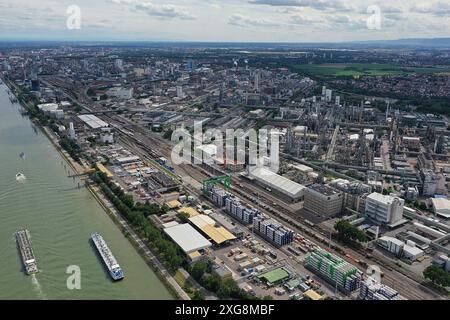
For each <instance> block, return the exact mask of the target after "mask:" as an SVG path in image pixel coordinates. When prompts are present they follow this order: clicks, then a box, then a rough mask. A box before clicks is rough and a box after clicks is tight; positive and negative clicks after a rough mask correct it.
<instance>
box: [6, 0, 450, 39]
mask: <svg viewBox="0 0 450 320" xmlns="http://www.w3.org/2000/svg"><path fill="white" fill-rule="evenodd" d="M74 5H75V6H77V7H75V8H79V12H80V20H79V22H80V24H79V27H80V28H79V29H78V28H77V26H76V24H75V27H74V28H70V24H72V27H73V22H74V21H75V20H73V17H74V14H76V9H75V11H73V10H74V7H73V6H74ZM0 7H1V9H2V10H1V13H0V28H1V29H2V30H3V33H2V36H0V39H1V40H72V41H78V40H80V41H83V40H84V41H99V40H105V41H113V40H129V41H225V42H227V41H229V42H345V41H366V40H394V39H402V38H437V37H448V36H449V35H450V30H449V29H450V18H449V13H450V4H448V3H445V2H443V1H435V0H433V1H409V3H407V4H405V3H402V2H401V1H398V0H396V1H391V2H390V3H389V4H383V3H382V2H381V1H365V0H358V1H347V0H342V1H337V0H336V1H331V0H320V1H309V0H281V1H275V0H272V1H271V0H241V1H235V0H231V1H226V3H223V2H221V1H215V0H214V1H198V0H172V1H170V2H169V3H167V2H166V1H159V0H152V1H147V0H96V1H85V0H82V1H77V2H73V1H54V0H45V1H40V2H39V3H30V2H29V1H23V0H19V1H10V0H5V1H3V3H2V4H0ZM378 8H379V10H378ZM378 12H380V15H378ZM369 19H372V20H369ZM368 20H369V21H368ZM419 21H420V23H418V22H419Z"/></svg>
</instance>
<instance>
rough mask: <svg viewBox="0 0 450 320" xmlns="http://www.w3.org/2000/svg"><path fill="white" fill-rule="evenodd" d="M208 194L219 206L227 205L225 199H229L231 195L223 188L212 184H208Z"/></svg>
mask: <svg viewBox="0 0 450 320" xmlns="http://www.w3.org/2000/svg"><path fill="white" fill-rule="evenodd" d="M208 194H209V199H210V200H211V201H212V202H213V203H214V204H215V205H216V206H217V207H219V208H222V207H224V206H225V199H227V198H228V197H229V196H230V195H229V194H228V193H227V192H226V191H225V190H223V189H222V188H218V187H213V186H212V185H208Z"/></svg>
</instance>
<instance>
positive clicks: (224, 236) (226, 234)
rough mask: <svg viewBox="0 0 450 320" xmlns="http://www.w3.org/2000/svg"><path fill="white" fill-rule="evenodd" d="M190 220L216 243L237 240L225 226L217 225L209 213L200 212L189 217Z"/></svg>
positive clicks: (220, 243)
mask: <svg viewBox="0 0 450 320" xmlns="http://www.w3.org/2000/svg"><path fill="white" fill-rule="evenodd" d="M189 221H190V223H191V224H192V225H194V226H195V227H196V228H197V229H198V230H199V231H200V232H201V233H203V234H204V235H205V236H206V237H208V238H209V239H211V240H212V242H213V243H214V244H216V245H222V244H225V243H227V242H229V241H232V240H236V237H235V236H234V235H233V234H232V233H231V232H230V231H228V230H227V229H225V228H224V227H218V226H216V222H215V221H214V220H213V219H211V218H210V217H208V216H207V215H204V214H199V215H196V216H194V217H191V218H189Z"/></svg>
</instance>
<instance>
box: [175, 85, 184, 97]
mask: <svg viewBox="0 0 450 320" xmlns="http://www.w3.org/2000/svg"><path fill="white" fill-rule="evenodd" d="M177 97H178V98H184V93H183V87H182V86H177Z"/></svg>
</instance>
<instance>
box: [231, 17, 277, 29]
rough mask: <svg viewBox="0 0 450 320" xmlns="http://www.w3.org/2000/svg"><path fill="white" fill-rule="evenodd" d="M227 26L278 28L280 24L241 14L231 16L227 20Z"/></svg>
mask: <svg viewBox="0 0 450 320" xmlns="http://www.w3.org/2000/svg"><path fill="white" fill-rule="evenodd" d="M228 24H230V25H233V26H239V27H248V26H253V27H280V26H281V24H280V23H278V22H275V21H271V20H266V19H256V18H252V17H249V16H244V15H242V14H233V15H232V16H231V17H230V18H229V19H228Z"/></svg>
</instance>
